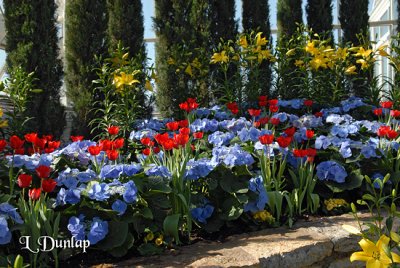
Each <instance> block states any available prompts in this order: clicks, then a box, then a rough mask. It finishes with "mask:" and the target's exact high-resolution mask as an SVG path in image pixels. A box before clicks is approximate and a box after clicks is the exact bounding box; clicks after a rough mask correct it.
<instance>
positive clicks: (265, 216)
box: [253, 210, 275, 224]
mask: <svg viewBox="0 0 400 268" xmlns="http://www.w3.org/2000/svg"><path fill="white" fill-rule="evenodd" d="M253 219H255V220H257V221H262V222H268V223H270V224H271V223H273V222H274V221H275V218H274V217H273V216H272V215H271V213H269V212H268V211H266V210H261V211H257V212H256V213H254V214H253Z"/></svg>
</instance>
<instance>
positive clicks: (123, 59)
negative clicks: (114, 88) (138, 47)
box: [111, 53, 129, 66]
mask: <svg viewBox="0 0 400 268" xmlns="http://www.w3.org/2000/svg"><path fill="white" fill-rule="evenodd" d="M128 56H129V53H125V54H124V55H122V57H121V58H119V57H114V58H112V59H111V62H112V63H113V64H112V65H113V66H124V65H126V64H128V61H127V60H126V59H127V58H128Z"/></svg>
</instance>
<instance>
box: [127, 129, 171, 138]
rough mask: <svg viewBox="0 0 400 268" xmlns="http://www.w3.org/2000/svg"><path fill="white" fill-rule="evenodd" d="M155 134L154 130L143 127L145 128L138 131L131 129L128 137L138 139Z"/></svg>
mask: <svg viewBox="0 0 400 268" xmlns="http://www.w3.org/2000/svg"><path fill="white" fill-rule="evenodd" d="M163 127H164V126H163ZM160 129H161V128H160ZM156 134H157V132H156V131H154V130H152V129H150V128H145V129H142V130H138V131H132V132H131V133H130V134H129V139H130V140H140V139H142V138H145V137H148V138H152V137H154V135H156Z"/></svg>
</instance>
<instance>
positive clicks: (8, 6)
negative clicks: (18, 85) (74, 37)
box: [3, 0, 65, 137]
mask: <svg viewBox="0 0 400 268" xmlns="http://www.w3.org/2000/svg"><path fill="white" fill-rule="evenodd" d="M3 4H4V18H5V26H6V29H7V36H6V38H7V43H6V52H7V59H6V61H7V65H8V67H10V68H14V67H18V66H21V67H22V69H23V70H24V71H25V72H27V73H30V72H33V71H34V72H35V77H36V78H37V81H36V83H35V86H36V87H37V88H40V89H42V93H40V94H30V95H29V96H28V99H29V103H28V109H27V111H28V113H29V114H28V116H31V117H34V118H33V119H32V120H31V121H29V125H28V127H29V128H28V129H29V131H37V132H39V133H40V134H45V133H52V134H53V135H55V136H56V137H59V136H60V135H61V133H62V131H63V127H64V122H65V120H64V111H63V110H64V109H63V107H62V106H61V104H60V88H61V85H62V82H61V77H62V63H61V60H60V59H59V47H58V37H57V27H56V17H55V13H56V5H55V1H54V0H37V1H30V0H4V1H3Z"/></svg>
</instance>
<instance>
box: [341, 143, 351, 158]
mask: <svg viewBox="0 0 400 268" xmlns="http://www.w3.org/2000/svg"><path fill="white" fill-rule="evenodd" d="M339 153H340V154H341V155H342V157H343V158H349V157H351V156H352V152H351V148H350V142H348V141H344V142H342V145H341V146H340V149H339Z"/></svg>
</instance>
